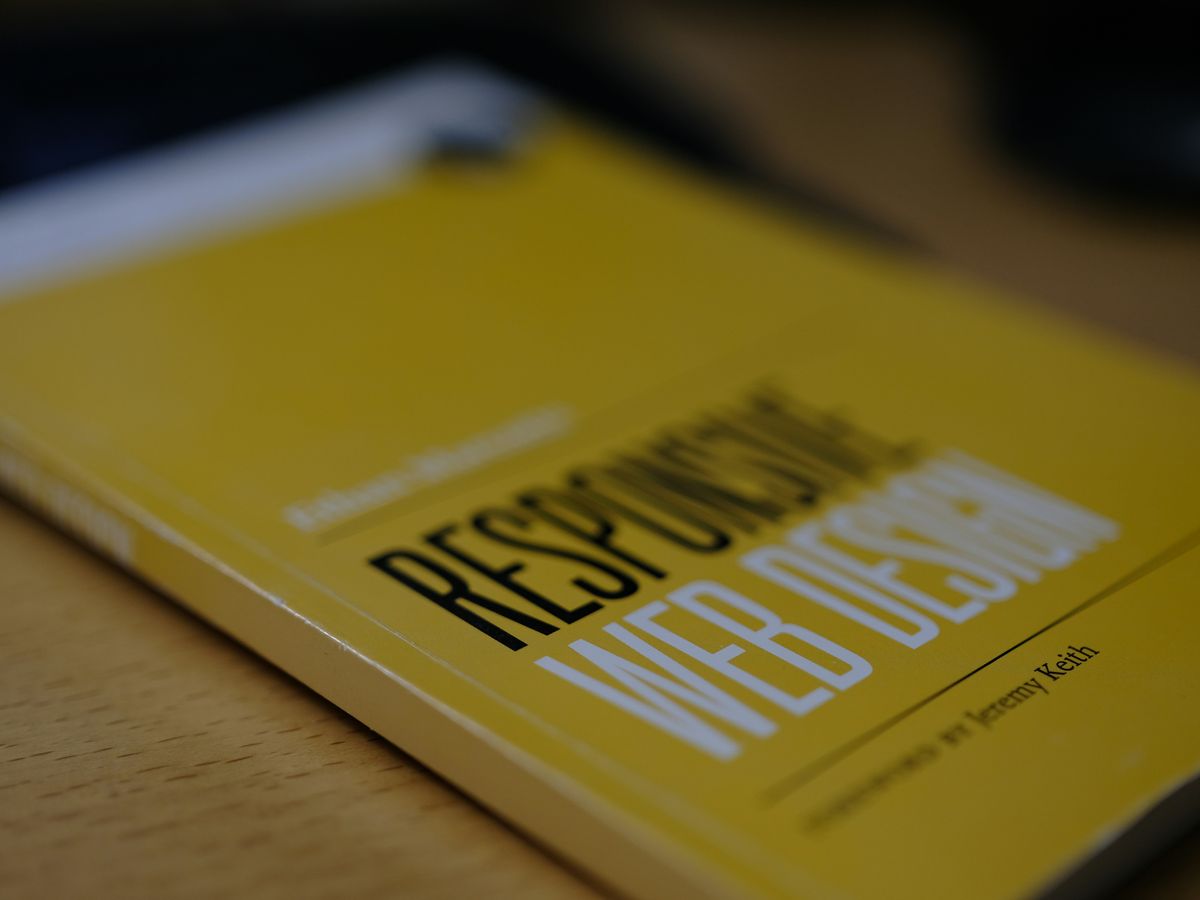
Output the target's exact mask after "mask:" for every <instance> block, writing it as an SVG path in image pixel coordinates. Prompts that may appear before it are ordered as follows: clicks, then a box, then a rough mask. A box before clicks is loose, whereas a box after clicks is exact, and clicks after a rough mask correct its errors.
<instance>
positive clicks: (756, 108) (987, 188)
mask: <svg viewBox="0 0 1200 900" xmlns="http://www.w3.org/2000/svg"><path fill="white" fill-rule="evenodd" d="M769 9H770V10H774V11H773V12H770V13H769V14H764V13H759V14H756V15H753V16H747V15H741V14H732V13H729V12H721V11H720V9H715V10H714V9H710V8H709V9H708V11H705V12H702V13H695V11H694V10H692V9H690V8H686V7H685V8H682V9H681V8H680V7H679V6H678V5H673V6H667V7H662V8H660V7H654V8H647V7H645V6H644V5H633V4H622V5H617V6H615V7H613V11H612V20H613V22H614V23H615V24H614V27H615V28H617V29H618V30H619V31H620V33H622V34H623V35H624V36H625V38H626V39H627V40H628V41H629V44H630V46H640V47H641V48H642V49H643V51H644V52H647V53H651V54H653V55H654V56H655V58H656V59H657V60H658V61H659V62H660V63H661V64H662V65H663V66H665V67H666V68H668V69H670V70H672V71H673V72H675V74H676V75H677V76H678V77H679V78H680V79H682V80H684V81H688V82H690V83H692V84H694V85H696V86H697V87H698V88H699V89H701V90H703V91H705V92H707V93H708V94H709V95H710V96H711V98H712V99H713V100H714V102H716V103H718V104H720V105H721V106H723V107H724V109H725V110H726V111H727V112H728V113H730V114H731V115H733V116H734V117H735V119H736V120H737V121H739V122H740V124H741V127H742V129H743V132H744V134H745V136H746V139H747V141H748V142H749V143H750V144H751V145H752V146H753V147H755V148H756V149H757V152H759V153H760V154H761V158H763V159H764V160H765V161H766V162H767V163H768V164H769V165H771V166H774V167H776V168H777V170H778V171H780V172H782V173H783V174H785V175H792V176H803V177H804V178H812V177H815V178H816V180H817V181H818V182H819V183H821V184H823V185H825V186H826V187H828V188H829V189H830V190H831V191H832V193H833V194H834V195H835V196H841V197H844V198H847V199H848V200H850V201H851V202H852V203H854V204H855V205H857V206H858V207H860V208H861V209H862V210H864V211H865V212H867V213H869V214H871V215H874V216H876V217H878V218H880V219H881V220H883V221H885V222H887V223H888V224H891V225H893V226H895V227H897V228H898V229H900V230H902V231H905V232H908V233H910V234H912V235H914V236H915V237H916V238H917V239H918V240H919V241H921V242H922V243H923V244H924V245H925V246H926V247H928V248H929V249H930V250H931V252H932V253H933V254H934V255H935V256H937V257H938V258H939V259H941V260H942V261H943V262H945V263H946V264H949V265H953V266H956V267H959V268H961V269H963V270H965V271H967V272H970V273H973V274H974V275H976V276H979V277H981V278H983V279H985V280H988V281H993V282H996V283H1000V284H1002V285H1006V286H1009V287H1012V288H1015V289H1017V290H1018V291H1020V292H1022V293H1024V294H1025V295H1027V296H1029V297H1032V298H1033V299H1034V300H1035V301H1036V300H1040V301H1041V302H1047V303H1050V304H1053V305H1055V306H1057V307H1059V308H1062V309H1066V310H1068V311H1071V312H1073V313H1075V314H1078V315H1080V316H1081V317H1084V318H1089V319H1091V320H1093V321H1094V322H1097V323H1100V324H1101V325H1105V326H1108V327H1113V328H1117V329H1120V330H1121V331H1123V332H1125V333H1127V334H1130V335H1132V336H1134V337H1135V338H1138V339H1142V340H1146V341H1151V342H1156V343H1158V344H1159V345H1161V346H1163V347H1165V348H1168V349H1169V350H1171V351H1174V352H1177V353H1181V354H1184V355H1192V356H1200V318H1198V311H1197V309H1196V304H1195V298H1196V294H1197V288H1198V287H1200V228H1198V227H1197V226H1196V224H1195V223H1194V222H1191V223H1187V222H1179V221H1167V220H1157V219H1154V218H1153V217H1150V218H1147V217H1146V216H1144V215H1137V216H1131V215H1129V214H1127V213H1122V214H1118V213H1115V212H1111V211H1108V210H1097V209H1093V208H1089V207H1087V206H1086V205H1080V204H1079V203H1078V201H1077V200H1075V199H1073V198H1069V197H1065V196H1060V195H1059V194H1058V193H1056V191H1055V190H1054V189H1052V188H1049V187H1047V186H1045V185H1042V184H1040V183H1038V182H1036V180H1034V179H1031V178H1030V177H1029V176H1026V175H1024V174H1022V173H1020V172H1018V171H1015V170H1013V169H1012V168H1011V167H1009V166H1007V165H1006V164H1004V163H1003V162H1002V161H998V160H996V159H993V158H991V157H990V155H989V154H988V153H987V152H986V151H985V150H983V149H981V147H980V146H979V145H978V141H977V140H976V138H975V137H973V132H972V131H971V129H970V127H969V116H966V115H965V114H964V104H965V102H966V100H965V96H964V89H965V88H964V85H965V84H966V79H965V77H964V75H963V69H962V65H963V63H962V53H961V47H960V46H959V45H957V44H956V43H955V42H954V40H953V39H952V38H948V37H947V36H946V35H945V34H944V33H942V32H940V31H939V30H938V29H936V28H930V27H927V26H925V25H922V24H920V23H917V24H916V25H912V24H911V23H901V24H900V25H897V24H896V23H894V22H885V23H883V25H880V24H879V23H877V22H876V23H872V21H867V22H866V23H864V22H863V21H860V20H855V21H851V22H847V21H844V20H841V19H833V20H831V19H829V18H828V17H826V16H814V15H812V14H808V13H794V12H790V11H786V10H785V11H783V12H779V11H778V10H776V9H775V7H774V6H773V5H769ZM1198 846H1200V842H1198V841H1197V840H1195V839H1192V840H1191V842H1190V843H1184V844H1181V845H1180V846H1179V847H1177V848H1176V849H1175V850H1174V851H1173V852H1172V853H1171V854H1169V855H1168V856H1165V857H1162V858H1160V859H1159V860H1158V861H1155V862H1154V863H1153V864H1151V865H1150V866H1149V867H1148V868H1147V869H1146V870H1145V871H1144V872H1143V873H1142V875H1141V876H1140V877H1138V878H1137V879H1135V880H1134V881H1133V882H1131V883H1130V884H1128V885H1125V886H1124V887H1123V888H1122V889H1121V893H1122V894H1123V895H1124V896H1127V897H1134V896H1136V897H1140V898H1151V897H1154V898H1168V897H1181V898H1182V897H1196V896H1200V852H1197V847H1198ZM597 892H598V889H597V888H595V887H592V886H589V885H588V884H587V883H586V882H585V881H584V880H583V879H582V878H581V877H580V876H578V875H577V874H573V873H571V872H569V871H568V870H567V869H565V868H563V867H562V866H560V865H559V864H558V863H557V862H555V861H554V860H553V859H552V858H551V857H550V856H548V855H547V854H545V853H544V852H543V851H541V850H539V849H538V848H536V847H535V846H534V845H533V844H531V843H529V842H528V841H527V840H525V839H524V838H522V837H521V836H520V835H518V834H516V833H515V832H513V831H512V830H510V829H508V828H507V827H506V826H504V825H503V824H501V823H500V821H499V820H497V819H496V818H493V817H492V816H491V815H489V814H488V813H487V812H486V811H484V810H482V809H481V808H479V807H478V806H476V805H474V804H473V803H472V802H471V801H469V800H468V799H466V798H465V797H463V796H462V795H461V794H459V793H457V792H456V791H455V790H454V789H453V788H451V787H449V786H447V785H446V784H445V783H443V782H441V781H440V780H439V779H437V778H436V777H435V776H433V775H432V774H431V773H429V772H428V771H427V770H425V769H423V768H421V767H420V766H419V765H417V764H416V763H414V762H413V761H412V760H411V759H409V758H408V757H406V756H405V755H404V754H403V753H401V752H399V751H398V750H396V749H394V748H392V747H390V746H389V745H387V744H386V743H384V742H382V741H381V740H380V739H378V738H376V737H375V736H374V735H373V734H372V733H371V732H370V731H369V730H367V729H366V728H364V727H363V726H361V725H360V724H358V723H356V722H355V721H354V720H352V719H350V718H349V717H347V716H346V715H344V714H342V713H341V712H339V711H338V710H337V709H335V708H334V707H332V706H331V705H329V704H328V703H326V702H325V701H323V700H322V699H321V698H319V697H317V696H315V695H314V694H312V693H311V692H310V691H308V690H307V689H305V688H304V687H303V686H301V685H299V684H298V683H296V682H295V681H293V680H291V679H290V678H288V677H287V676H286V675H284V674H282V673H280V672H278V671H277V670H275V669H273V668H271V667H270V666H268V665H267V664H265V663H263V662H261V661H259V660H258V659H257V658H256V657H254V656H253V655H252V654H250V653H248V652H246V651H245V650H243V649H242V648H240V647H239V646H238V645H236V644H235V643H233V642H232V641H230V640H229V639H227V638H225V637H224V636H222V635H221V634H219V633H218V632H216V631H215V630H213V629H211V628H209V627H208V626H206V625H205V624H203V623H202V622H200V621H199V620H198V619H196V618H194V617H193V616H191V615H190V614H188V613H187V612H185V611H183V610H182V609H181V608H180V607H178V606H176V605H175V604H174V603H172V602H171V601H170V600H168V599H167V598H164V597H161V596H159V595H157V594H155V593H154V592H153V591H151V590H149V589H148V588H146V587H144V586H143V585H141V584H139V583H138V582H136V581H135V580H133V579H132V578H130V577H128V576H126V575H124V574H122V573H120V572H119V571H117V570H116V569H114V568H113V567H111V566H109V565H108V564H106V563H104V562H102V561H101V560H99V559H97V558H96V557H94V556H92V555H91V554H89V553H88V552H86V551H84V550H82V549H80V548H78V547H76V546H74V545H73V544H71V543H70V542H69V541H68V540H67V539H65V538H64V537H62V536H61V535H59V534H58V533H57V532H55V531H54V530H53V529H51V528H49V527H48V526H46V525H44V524H42V523H40V522H38V521H36V520H35V519H33V518H32V517H31V516H29V515H28V514H26V513H24V512H22V511H20V510H18V509H17V508H16V507H14V506H11V505H9V504H7V503H4V502H0V897H3V898H57V897H89V898H91V897H98V898H118V897H120V898H125V897H138V898H141V897H145V898H176V897H191V896H197V897H199V896H203V897H213V896H221V897H224V896H238V897H242V896H251V895H253V896H259V897H275V896H278V897H302V898H303V897H356V896H368V895H369V896H403V897H415V898H441V897H445V898H451V897H453V898H460V897H484V896H486V897H513V898H516V897H520V898H538V897H555V898H576V897H579V898H582V897H588V896H597Z"/></svg>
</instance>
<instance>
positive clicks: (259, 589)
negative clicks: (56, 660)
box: [0, 70, 1200, 900]
mask: <svg viewBox="0 0 1200 900" xmlns="http://www.w3.org/2000/svg"><path fill="white" fill-rule="evenodd" d="M530 102H534V101H530V100H528V99H526V98H525V97H524V96H523V95H521V93H520V92H519V91H514V89H511V88H509V87H507V86H504V85H502V84H499V83H496V82H492V81H490V80H489V79H487V78H486V77H484V76H482V75H479V74H471V73H463V72H459V73H457V74H455V73H454V72H453V71H451V70H442V71H434V72H432V73H428V74H427V75H426V76H425V77H424V79H423V80H422V79H417V80H416V81H414V80H413V79H412V78H408V77H406V78H401V79H398V80H396V81H394V82H386V83H381V84H376V85H371V86H368V87H367V88H363V89H361V90H358V91H356V92H351V93H350V94H347V95H346V96H343V97H339V98H332V99H330V100H327V101H322V103H320V104H317V105H315V106H313V107H311V108H308V109H306V110H303V111H301V112H297V113H289V114H286V115H281V117H277V118H276V119H274V120H272V121H270V122H264V123H260V124H258V125H255V126H253V127H246V128H242V129H238V130H235V131H234V132H230V133H227V134H224V135H217V136H214V137H211V138H206V139H204V140H201V141H197V142H193V143H192V144H189V145H186V146H184V147H178V148H174V149H172V150H170V151H163V152H160V153H157V154H154V155H152V156H149V157H147V158H145V159H142V160H140V161H135V163H127V164H122V165H121V166H115V167H113V166H110V167H108V168H107V169H105V170H102V171H98V172H94V173H85V174H84V175H81V176H76V177H74V178H71V179H63V180H60V181H59V182H57V183H52V184H50V185H49V186H47V187H41V188H28V189H26V190H25V191H23V192H21V193H19V194H16V195H13V196H12V197H10V198H9V199H8V200H5V201H3V203H0V254H2V255H3V259H0V264H2V268H0V277H2V278H3V279H4V281H3V284H4V285H5V287H6V293H5V294H4V296H3V299H2V301H0V483H2V484H4V485H5V487H6V489H7V490H8V491H10V492H11V493H13V494H14V495H15V496H17V497H19V498H22V499H23V500H25V501H26V502H27V503H29V504H30V505H31V506H33V507H35V508H37V509H39V510H41V511H43V512H44V513H45V514H46V515H47V516H49V517H52V518H54V519H56V520H57V521H59V522H60V523H62V524H63V525H64V526H65V527H66V528H68V529H69V530H71V531H73V532H75V533H76V534H78V535H79V536H80V537H81V538H83V539H85V540H87V541H89V542H90V543H91V544H92V545H93V546H95V547H97V548H98V549H100V550H101V551H103V552H105V553H107V554H108V555H109V556H111V557H112V558H113V559H115V560H116V561H117V562H119V563H120V564H122V565H123V566H126V567H128V568H129V569H131V570H132V571H134V572H137V573H138V574H139V575H141V576H142V577H144V578H145V579H146V580H147V581H149V582H150V583H152V584H154V585H156V586H158V587H160V588H161V589H163V590H164V591H166V592H167V593H169V594H170V595H171V596H173V597H175V598H177V599H178V600H179V601H180V602H182V603H184V604H186V605H187V606H188V607H190V608H191V609H193V610H195V611H196V612H197V613H199V614H200V615H201V616H203V617H205V618H206V619H208V620H209V621H211V622H213V623H214V624H215V625H217V626H219V627H220V628H222V629H223V630H225V631H226V632H228V633H229V634H231V635H233V636H234V637H236V638H237V639H238V640H240V641H241V642H243V643H244V644H245V645H247V646H248V647H250V648H252V649H253V650H255V651H256V652H258V653H260V654H262V655H263V656H264V657H266V658H268V659H270V660H271V661H273V662H274V663H276V664H277V665H279V666H280V667H282V668H283V669H285V670H286V671H288V672H289V673H291V674H292V675H294V676H296V677H297V678H299V679H301V680H302V681H304V682H305V683H306V684H308V685H311V686H312V687H313V688H314V689H316V690H317V691H319V692H320V693H322V694H323V695H325V696H326V697H328V698H330V699H331V700H332V701H334V702H335V703H337V704H338V705H340V706H341V707H343V708H344V709H346V710H347V711H348V712H350V713H351V714H353V715H354V716H356V717H358V718H359V719H361V720H362V721H363V722H365V723H366V724H367V725H369V726H370V727H371V728H373V729H375V730H377V731H378V732H380V733H381V734H383V735H384V736H386V737H387V738H388V739H390V740H392V741H394V742H395V743H396V744H398V745H399V746H401V747H403V748H404V749H405V750H407V751H410V752H411V753H413V754H414V755H416V756H417V757H418V758H419V759H421V760H422V761H423V762H425V763H426V764H428V765H429V766H431V767H432V768H433V769H435V770H437V771H438V772H440V773H442V774H444V775H445V776H446V777H448V778H450V779H451V780H453V781H454V782H455V783H457V784H459V785H461V786H462V788H463V789H464V790H466V791H468V792H469V793H471V794H472V795H473V796H476V797H478V798H479V799H480V800H481V801H482V802H483V803H485V804H486V805H487V806H489V807H490V808H491V809H494V810H495V811H496V812H497V813H498V814H499V815H501V816H503V817H505V818H506V819H508V820H510V821H512V822H514V823H515V824H516V825H518V826H519V827H520V828H522V829H525V830H526V831H527V832H528V833H530V834H531V835H534V836H535V837H536V838H537V839H539V840H540V841H543V842H545V843H546V844H548V845H549V846H551V847H554V848H555V849H556V850H558V851H559V852H561V853H562V854H563V855H564V856H565V857H567V858H568V859H570V860H572V861H574V862H575V863H577V864H578V865H579V866H581V867H583V868H585V869H587V870H589V871H590V872H592V873H593V874H594V875H595V876H596V877H598V878H599V879H601V880H602V881H604V882H605V883H607V884H609V885H612V886H614V887H616V888H617V889H619V890H620V891H623V892H625V893H627V894H629V895H632V896H637V897H646V898H661V897H674V896H688V897H751V896H753V897H759V896H761V897H850V898H871V897H887V898H925V897H941V896H970V897H974V898H984V900H986V898H1001V897H1014V896H1024V895H1029V894H1031V893H1036V892H1040V891H1045V890H1049V889H1052V888H1054V887H1055V886H1063V885H1070V884H1078V883H1080V882H1077V881H1076V882H1072V881H1069V880H1068V879H1069V878H1070V877H1071V876H1073V875H1076V874H1077V873H1079V872H1081V871H1082V872H1085V873H1086V871H1087V870H1086V869H1083V868H1082V867H1084V866H1085V864H1086V863H1087V862H1088V861H1089V860H1091V859H1092V858H1093V857H1095V856H1096V855H1097V854H1100V859H1101V861H1104V860H1108V859H1111V858H1112V857H1111V856H1106V855H1104V851H1105V849H1106V847H1108V846H1109V845H1110V844H1111V843H1112V842H1114V841H1115V840H1117V839H1118V838H1119V836H1120V835H1121V834H1123V833H1125V832H1127V831H1128V830H1129V829H1131V828H1133V827H1134V826H1136V825H1138V824H1139V823H1141V824H1142V825H1143V826H1145V827H1150V826H1151V825H1153V824H1155V823H1156V820H1155V816H1154V814H1155V812H1156V811H1161V810H1166V809H1168V807H1166V806H1164V805H1163V804H1164V803H1165V802H1166V801H1168V799H1169V798H1171V797H1172V796H1174V797H1175V798H1176V799H1177V801H1178V799H1179V798H1180V797H1184V798H1186V796H1187V795H1184V794H1180V793H1179V792H1180V790H1181V789H1182V788H1183V787H1184V786H1185V785H1187V784H1188V783H1189V782H1191V781H1192V780H1193V779H1194V778H1195V776H1196V774H1197V771H1198V768H1200V723H1198V720H1197V716H1196V715H1195V707H1196V697H1197V696H1198V692H1200V658H1198V657H1197V654H1196V652H1195V649H1194V643H1195V637H1196V635H1197V634H1198V633H1200V611H1198V607H1197V604H1196V603H1195V585H1196V583H1197V580H1198V579H1200V551H1197V543H1198V541H1200V531H1198V530H1197V529H1198V526H1200V476H1198V475H1197V468H1196V463H1197V458H1198V451H1200V386H1198V382H1197V381H1196V379H1195V376H1194V374H1193V373H1192V372H1190V371H1188V370H1186V369H1185V368H1183V367H1182V366H1181V365H1178V364H1174V363H1172V362H1170V361H1166V360H1163V359H1159V358H1155V357H1153V356H1150V355H1148V354H1147V353H1145V352H1144V351H1141V350H1139V349H1137V348H1134V347H1131V346H1128V345H1126V344H1124V343H1121V342H1120V341H1118V340H1115V339H1113V338H1111V337H1108V336H1106V335H1102V334H1096V333H1086V332H1085V331H1084V330H1083V329H1081V328H1080V327H1079V326H1077V325H1074V324H1072V323H1068V322H1065V321H1063V320H1060V319H1057V318H1054V317H1052V316H1050V315H1048V314H1046V313H1044V312H1040V311H1037V310H1034V309H1031V308H1027V307H1024V306H1021V305H1020V304H1018V303H1015V302H1012V301H1010V300H1007V299H1004V298H1000V297H996V296H992V295H991V294H990V293H988V292H987V291H984V290H981V289H979V288H978V287H968V286H966V285H963V284H961V283H959V282H958V281H956V280H955V279H954V278H952V277H950V276H948V275H946V274H944V273H940V272H937V271H933V270H931V269H930V268H929V267H928V266H924V265H919V264H916V263H914V262H912V261H909V260H906V259H903V258H900V257H898V256H893V255H890V254H887V253H885V252H882V251H880V250H878V249H873V248H864V247H860V246H857V245H855V244H853V243H852V242H850V241H848V240H847V239H845V238H844V237H841V236H839V235H836V234H831V233H826V232H824V231H823V230H821V229H819V228H814V227H809V226H806V225H805V224H804V223H802V222H797V221H794V220H793V219H791V218H788V217H783V216H781V215H779V214H777V213H775V212H772V211H767V210H763V209H760V208H756V207H755V206H753V205H751V204H749V203H748V202H747V201H746V200H745V199H744V198H741V197H739V196H736V195H734V194H732V193H728V192H726V191H724V190H723V189H720V188H717V187H715V186H713V185H711V184H708V183H706V182H704V181H702V180H700V179H698V178H696V177H694V176H692V175H689V174H687V173H685V172H681V171H679V170H678V169H677V168H676V167H674V166H673V165H672V164H671V163H670V162H668V161H665V160H663V159H660V158H655V157H653V156H652V155H649V154H646V153H644V152H643V151H641V150H639V149H637V148H634V147H631V146H629V145H626V144H625V143H623V142H621V141H620V140H617V139H615V138H614V137H612V136H611V135H608V134H606V133H603V132H602V131H600V130H597V129H595V128H593V127H591V126H589V125H587V124H585V123H581V122H579V121H576V120H575V119H573V118H572V117H571V116H569V115H567V114H565V113H563V112H561V111H554V110H550V109H541V112H540V115H539V116H538V117H537V118H536V121H535V122H534V124H533V125H532V127H531V128H530V129H529V130H528V131H527V132H524V133H523V134H521V135H520V136H519V138H518V139H517V140H516V141H515V143H514V145H513V146H511V147H510V148H509V150H508V153H507V156H506V157H505V158H504V159H503V160H502V161H499V162H490V163H489V162H471V161H466V162H464V161H453V160H447V161H441V162H439V161H438V160H437V159H433V160H428V159H426V157H427V156H428V155H429V154H428V151H429V149H430V147H431V146H432V144H431V141H432V138H431V135H433V134H435V133H437V134H441V135H443V136H444V134H445V132H446V130H447V129H450V130H453V129H454V128H455V127H458V125H461V124H462V123H463V122H466V123H468V124H470V125H471V127H472V128H476V129H478V128H479V127H483V128H484V130H486V129H487V128H493V130H495V126H496V123H495V122H493V121H491V120H489V119H488V114H489V111H490V112H491V113H494V112H495V111H496V110H497V109H502V108H508V107H509V106H512V105H513V104H516V105H518V106H520V105H521V104H528V103H530ZM381 109H386V110H387V111H388V116H384V117H381V116H380V115H379V114H378V113H379V111H380V110H381ZM460 115H461V121H460V120H459V119H456V118H455V116H460ZM389 117H390V118H389ZM384 120H386V121H388V122H390V123H391V125H389V126H388V127H389V128H390V127H391V126H392V125H395V124H396V123H398V122H401V121H403V122H405V123H407V124H405V126H404V129H403V130H404V133H403V134H401V135H398V134H395V133H392V132H390V131H389V132H387V133H383V132H379V133H375V132H372V128H375V129H378V128H381V127H382V126H380V125H379V123H380V122H381V121H384ZM481 122H482V123H483V125H482V126H481V125H480V123H481ZM468 130H469V129H468ZM385 131H386V129H385ZM474 137H478V134H475V135H474ZM471 138H472V135H470V134H468V135H467V136H466V139H471ZM325 141H332V142H333V144H332V145H328V146H327V145H326V144H325V143H323V142H325ZM281 147H284V148H286V147H291V148H292V149H293V150H294V151H295V152H294V153H292V154H287V153H283V154H280V153H279V151H280V148H281ZM297 147H301V148H303V149H302V150H296V148H297ZM381 148H386V154H384V155H382V156H381ZM397 154H399V157H400V158H402V159H404V160H407V161H408V164H407V165H405V166H402V167H398V164H397ZM385 156H386V160H385ZM385 161H386V164H385ZM289 167H290V168H289ZM398 168H399V169H402V170H403V171H402V174H401V175H399V176H398V175H396V174H395V172H396V171H397V170H398ZM181 172H186V173H187V174H188V178H189V179H190V180H187V179H183V180H181V179H180V177H178V176H179V175H180V173H181ZM347 173H350V174H347ZM185 182H186V184H187V185H188V187H186V188H181V187H179V185H181V184H184V183H185ZM180 191H182V193H180ZM281 198H285V199H286V202H284V201H283V200H281ZM281 204H282V205H281ZM181 211H185V213H186V214H184V213H182V212H181ZM134 213H136V215H135V214H134ZM47 248H49V249H47ZM39 254H40V256H39ZM43 257H44V258H43ZM64 260H65V261H66V263H67V264H66V265H65V266H64V264H63V261H64ZM1115 850H1119V848H1113V849H1112V850H1110V853H1111V852H1114V851H1115ZM1081 877H1082V876H1081Z"/></svg>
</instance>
